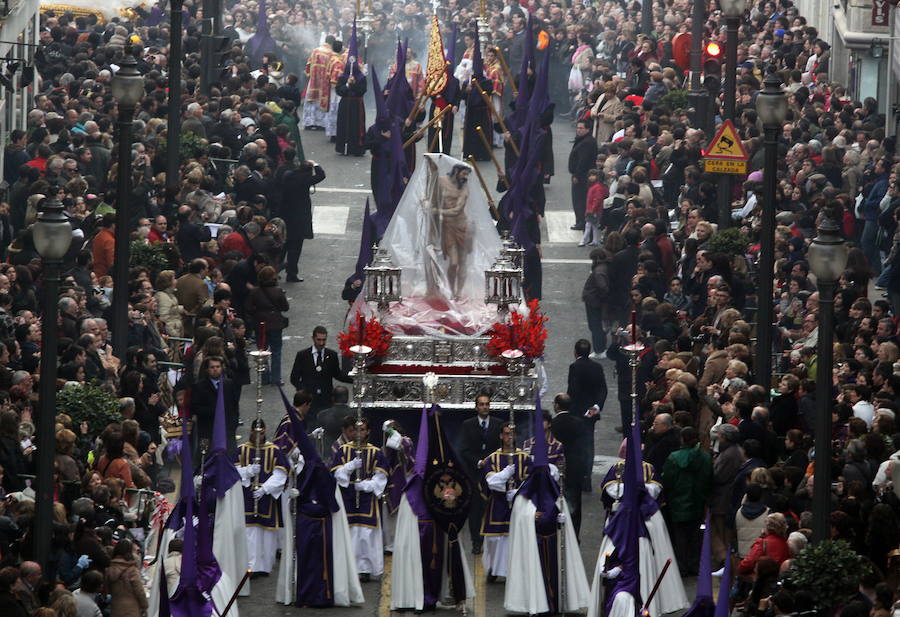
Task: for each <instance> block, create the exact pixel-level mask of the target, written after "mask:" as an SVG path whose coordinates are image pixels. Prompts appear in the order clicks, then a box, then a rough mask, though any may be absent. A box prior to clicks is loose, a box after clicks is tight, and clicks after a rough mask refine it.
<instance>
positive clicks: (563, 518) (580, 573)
mask: <svg viewBox="0 0 900 617" xmlns="http://www.w3.org/2000/svg"><path fill="white" fill-rule="evenodd" d="M534 424H535V426H534V446H533V448H532V456H533V457H534V459H533V463H532V468H531V474H530V475H529V476H528V478H527V479H526V480H525V481H524V482H523V483H522V486H521V487H520V488H519V492H518V493H517V494H516V496H515V499H514V500H513V509H512V516H511V517H510V525H509V574H508V576H507V578H506V590H505V596H504V600H503V607H504V608H505V609H506V610H508V611H511V612H516V613H528V614H529V615H536V614H541V613H550V614H555V613H565V612H576V611H581V609H583V608H585V607H586V606H587V605H588V599H589V596H590V588H589V587H588V582H587V575H586V574H585V571H584V562H582V560H581V550H580V549H579V547H578V539H577V538H576V536H575V528H574V527H573V525H572V523H571V521H570V520H569V517H568V508H567V506H566V502H565V499H563V498H562V497H561V494H560V483H559V470H558V469H557V467H556V465H553V464H551V463H550V461H549V456H548V448H547V441H546V436H545V433H544V423H543V414H542V412H541V405H540V401H537V405H536V409H535V411H534ZM563 572H564V573H565V574H564V576H562V573H563Z"/></svg>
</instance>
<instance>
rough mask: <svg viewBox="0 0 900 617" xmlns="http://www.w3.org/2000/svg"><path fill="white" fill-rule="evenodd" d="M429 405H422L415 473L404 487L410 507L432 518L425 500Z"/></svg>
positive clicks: (424, 516)
mask: <svg viewBox="0 0 900 617" xmlns="http://www.w3.org/2000/svg"><path fill="white" fill-rule="evenodd" d="M428 415H429V413H428V407H427V406H423V407H422V415H421V417H420V419H419V438H418V440H417V441H416V460H415V464H414V466H413V474H412V476H410V478H409V479H408V480H407V481H406V486H404V487H403V494H404V495H406V501H407V502H408V503H409V507H410V509H411V510H412V511H413V513H414V514H415V515H416V516H417V517H418V518H419V519H420V520H422V519H426V520H427V519H430V518H431V516H430V514H429V513H428V504H427V503H426V502H425V467H426V465H427V463H428V448H429V439H428V430H429V428H428Z"/></svg>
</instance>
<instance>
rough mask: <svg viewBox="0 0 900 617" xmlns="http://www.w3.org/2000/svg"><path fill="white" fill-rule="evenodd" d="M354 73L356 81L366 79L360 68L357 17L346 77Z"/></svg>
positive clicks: (345, 72) (346, 67) (345, 68)
mask: <svg viewBox="0 0 900 617" xmlns="http://www.w3.org/2000/svg"><path fill="white" fill-rule="evenodd" d="M351 72H352V73H353V78H354V79H355V80H356V81H360V80H361V79H365V78H366V76H365V75H363V72H362V69H361V68H360V67H359V43H358V42H357V38H356V17H354V18H353V29H352V30H351V31H350V44H349V46H348V47H347V62H346V63H345V64H344V73H343V74H344V77H348V76H349V75H350V73H351Z"/></svg>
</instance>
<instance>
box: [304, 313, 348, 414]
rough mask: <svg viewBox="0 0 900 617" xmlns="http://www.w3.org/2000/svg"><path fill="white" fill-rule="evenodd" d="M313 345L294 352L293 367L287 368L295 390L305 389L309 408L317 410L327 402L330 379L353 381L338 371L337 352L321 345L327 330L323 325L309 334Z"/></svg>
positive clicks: (331, 387) (331, 385) (327, 404)
mask: <svg viewBox="0 0 900 617" xmlns="http://www.w3.org/2000/svg"><path fill="white" fill-rule="evenodd" d="M312 339H313V346H312V347H307V348H306V349H303V350H301V351H298V352H297V356H296V357H295V358H294V367H293V369H291V384H293V386H294V387H295V388H297V389H298V390H300V389H303V390H306V391H307V392H309V393H310V394H311V395H312V397H313V400H312V405H311V407H310V411H312V412H313V413H315V412H318V411H319V410H320V409H325V408H326V407H328V406H329V405H331V392H332V390H333V389H334V380H335V379H337V380H338V381H340V382H343V383H352V382H353V380H352V379H350V377H349V376H348V375H347V373H346V372H344V371H343V370H341V363H340V361H339V360H338V355H337V352H336V351H335V350H333V349H328V348H327V347H325V343H326V342H328V330H326V329H325V327H324V326H316V327H315V328H314V329H313V334H312Z"/></svg>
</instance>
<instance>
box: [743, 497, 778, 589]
mask: <svg viewBox="0 0 900 617" xmlns="http://www.w3.org/2000/svg"><path fill="white" fill-rule="evenodd" d="M787 530H788V526H787V521H786V520H785V518H784V515H783V514H781V513H779V512H776V513H774V514H770V515H768V516H767V517H766V527H765V530H763V532H762V534H760V536H759V537H758V538H757V539H756V541H755V542H754V543H753V545H752V546H751V547H750V552H749V553H747V556H746V557H744V559H742V560H741V563H740V565H738V573H739V574H753V570H754V568H755V567H756V562H758V561H759V560H760V559H761V558H763V557H769V558H770V559H773V560H774V561H775V562H776V563H777V564H778V565H779V566H780V565H781V563H782V562H783V561H784V560H785V559H788V558H789V557H790V556H791V551H790V549H789V548H788V544H787V535H788V534H787Z"/></svg>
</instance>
